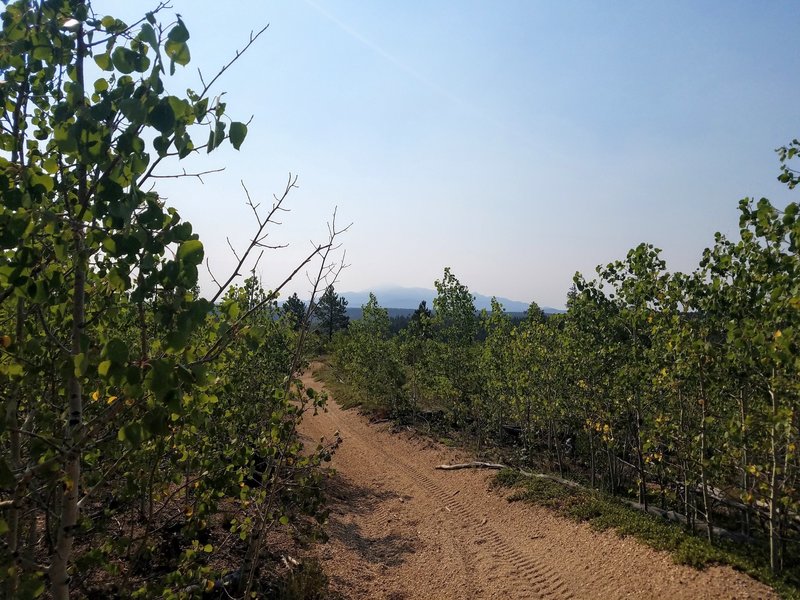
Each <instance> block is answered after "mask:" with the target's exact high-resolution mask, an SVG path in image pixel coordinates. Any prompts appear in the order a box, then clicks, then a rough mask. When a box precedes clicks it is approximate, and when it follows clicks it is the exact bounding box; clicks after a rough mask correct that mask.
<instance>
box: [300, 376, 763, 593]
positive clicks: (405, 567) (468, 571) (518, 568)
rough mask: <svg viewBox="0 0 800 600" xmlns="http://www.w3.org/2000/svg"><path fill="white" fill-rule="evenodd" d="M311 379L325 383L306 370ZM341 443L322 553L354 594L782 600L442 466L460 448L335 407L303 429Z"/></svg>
mask: <svg viewBox="0 0 800 600" xmlns="http://www.w3.org/2000/svg"><path fill="white" fill-rule="evenodd" d="M303 380H304V382H305V384H306V385H307V386H309V387H313V388H315V389H317V390H319V389H320V388H321V384H320V383H318V382H316V381H314V380H313V378H312V377H311V375H310V372H309V373H307V374H306V375H305V376H304V377H303ZM337 430H338V431H339V433H340V435H341V437H342V439H343V443H342V445H341V447H340V448H339V450H338V451H337V453H336V454H335V456H334V458H333V466H334V468H335V469H336V471H337V475H336V477H335V479H334V482H333V484H332V490H331V494H332V506H331V518H330V524H329V527H328V533H329V534H330V541H329V542H328V543H327V544H324V545H322V546H321V547H320V558H321V561H322V564H323V567H324V568H325V571H326V573H328V575H329V576H330V578H331V580H332V583H333V587H334V589H335V590H336V591H338V592H340V593H341V594H343V595H344V596H345V597H346V598H351V599H353V600H356V599H362V598H365V599H371V598H384V599H387V600H411V599H437V600H439V599H448V598H450V599H483V598H498V599H501V598H502V599H506V598H519V599H523V598H542V599H545V598H547V599H550V598H552V599H559V600H560V599H567V598H575V599H579V598H604V599H605V598H648V599H656V598H669V600H677V599H679V598H687V599H688V598H691V599H695V598H720V599H722V598H724V599H726V600H727V599H733V598H775V597H776V596H775V595H774V594H773V593H772V592H771V591H770V589H769V588H767V587H766V586H764V585H762V584H759V583H757V582H755V581H754V580H752V579H750V578H748V577H747V576H744V575H742V574H740V573H737V572H735V571H734V570H733V569H730V568H723V567H714V568H711V569H707V570H706V571H696V570H694V569H691V568H688V567H683V566H678V565H675V564H673V563H672V560H671V559H670V557H669V556H668V555H667V554H665V553H661V552H656V551H654V550H651V549H649V548H647V547H645V546H642V545H641V544H639V543H637V542H636V541H634V540H632V539H627V538H620V537H619V536H617V535H615V534H614V533H609V532H602V533H599V532H594V531H592V530H591V529H590V528H589V527H588V526H587V525H585V524H576V523H573V522H571V521H568V520H566V519H563V518H561V517H558V516H556V515H554V514H552V513H551V512H549V511H547V510H546V509H543V508H539V507H535V506H530V505H523V504H522V503H517V502H514V503H509V502H508V501H507V500H506V499H505V496H504V495H503V494H501V493H499V492H494V491H491V490H489V487H488V480H489V478H490V477H491V473H487V472H481V471H476V470H471V469H470V470H466V469H465V470H461V471H435V470H434V469H433V467H434V466H435V465H437V464H441V463H443V462H454V461H460V460H462V459H465V458H467V457H465V456H464V455H463V453H460V452H458V451H454V450H451V449H448V448H444V447H441V446H439V445H437V444H434V443H433V442H431V441H428V440H424V439H420V438H417V437H414V436H411V435H406V434H392V433H391V432H390V430H389V426H388V425H386V424H384V425H370V424H369V423H368V422H367V421H366V419H364V417H362V416H361V415H359V414H357V413H356V412H354V411H343V410H342V409H341V408H339V406H338V405H337V404H336V403H335V402H330V403H329V407H328V411H327V412H325V413H320V414H319V415H317V416H314V417H312V416H310V415H309V416H308V417H307V418H306V419H305V420H304V422H303V424H302V427H301V431H302V433H303V435H304V436H307V437H308V438H309V441H315V442H316V441H319V439H320V438H322V437H324V438H326V439H327V440H330V439H332V437H333V434H334V432H335V431H337Z"/></svg>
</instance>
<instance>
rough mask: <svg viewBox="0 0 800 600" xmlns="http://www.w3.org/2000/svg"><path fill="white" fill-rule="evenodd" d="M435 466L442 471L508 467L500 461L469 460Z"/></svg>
mask: <svg viewBox="0 0 800 600" xmlns="http://www.w3.org/2000/svg"><path fill="white" fill-rule="evenodd" d="M434 468H436V469H441V470H442V471H455V470H456V469H506V468H507V467H506V466H505V465H501V464H498V463H487V462H468V463H459V464H456V465H438V466H437V467H434Z"/></svg>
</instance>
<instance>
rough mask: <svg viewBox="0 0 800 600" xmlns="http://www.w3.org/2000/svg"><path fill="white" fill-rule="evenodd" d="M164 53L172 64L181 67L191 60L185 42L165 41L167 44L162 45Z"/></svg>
mask: <svg viewBox="0 0 800 600" xmlns="http://www.w3.org/2000/svg"><path fill="white" fill-rule="evenodd" d="M164 51H165V52H166V53H167V56H169V57H170V59H171V60H172V62H173V63H177V64H179V65H181V66H182V67H185V66H186V65H188V64H189V61H190V60H191V59H192V56H191V54H190V53H189V46H187V45H186V43H185V42H176V41H174V40H167V43H166V44H164Z"/></svg>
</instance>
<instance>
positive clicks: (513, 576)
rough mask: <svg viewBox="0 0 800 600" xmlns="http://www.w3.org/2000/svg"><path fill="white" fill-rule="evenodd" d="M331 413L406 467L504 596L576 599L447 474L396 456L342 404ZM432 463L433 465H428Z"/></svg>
mask: <svg viewBox="0 0 800 600" xmlns="http://www.w3.org/2000/svg"><path fill="white" fill-rule="evenodd" d="M329 415H330V418H331V420H332V421H333V422H334V423H335V424H336V427H337V429H338V430H339V433H340V434H341V435H342V436H343V438H344V439H345V440H347V439H349V440H351V442H352V443H354V445H356V446H357V447H359V448H360V447H368V448H369V449H370V450H372V451H373V452H375V453H377V454H380V455H381V457H382V458H383V461H382V466H383V468H384V469H385V471H392V470H399V471H401V472H402V473H403V475H405V481H406V483H407V485H410V486H413V487H418V488H422V490H424V492H426V493H427V494H429V496H430V497H432V498H435V499H436V500H437V501H438V503H439V505H440V506H442V507H443V508H444V509H445V510H446V511H447V512H448V513H449V514H448V515H447V524H448V528H449V530H450V533H451V535H452V536H453V537H454V538H455V539H457V540H458V544H457V548H458V549H459V555H460V559H461V561H462V562H463V563H464V564H466V565H467V566H468V569H467V571H468V572H472V573H474V570H473V569H474V568H475V567H477V568H478V570H479V571H480V572H481V573H482V574H485V575H486V577H487V579H488V580H489V581H492V582H493V581H496V582H498V583H502V586H503V587H504V588H505V594H504V597H507V598H520V599H530V598H541V599H542V600H550V599H552V600H568V599H570V598H574V595H573V594H572V593H571V592H570V591H569V589H568V587H567V585H566V583H565V582H564V580H563V579H562V578H561V577H560V575H559V574H558V573H556V572H555V571H553V570H552V569H550V568H548V567H546V566H545V565H544V564H542V563H541V562H540V561H538V560H537V559H536V557H535V556H533V555H530V554H529V553H524V552H521V551H520V550H519V549H517V548H514V547H512V546H510V545H509V544H508V543H507V542H506V541H505V540H504V539H503V537H502V536H501V535H500V534H499V533H498V532H497V531H496V530H495V529H494V528H493V527H492V526H491V525H489V524H488V523H487V520H486V519H484V520H483V521H481V519H480V517H479V516H478V514H477V512H476V511H475V510H473V509H472V508H471V507H469V506H467V505H466V504H465V503H464V502H463V501H462V500H461V499H460V498H459V497H458V496H457V494H458V493H459V492H460V491H461V490H460V489H458V488H452V487H451V486H448V485H447V483H446V482H447V475H444V476H443V482H442V483H437V482H436V481H434V480H433V479H432V477H431V476H429V475H428V474H426V473H425V472H424V471H422V470H421V469H419V468H416V467H414V466H413V465H412V464H410V463H409V462H407V461H406V460H404V459H403V458H402V457H401V456H398V455H390V454H389V453H388V452H386V450H385V449H384V448H383V446H381V445H380V444H377V443H374V441H373V440H374V429H373V428H372V427H370V426H368V425H365V424H363V423H362V422H361V421H359V420H356V421H355V422H353V421H351V420H349V419H343V418H342V415H341V414H340V412H339V410H338V407H331V410H330V411H329ZM348 416H349V415H348ZM345 443H347V442H345ZM361 454H362V455H363V453H361ZM373 456H374V455H373ZM373 462H374V461H373ZM426 468H429V467H427V465H426ZM374 514H375V516H379V517H380V516H382V515H383V514H384V513H383V511H382V509H378V510H376V511H375V513H374ZM471 530H473V531H477V532H479V533H480V535H481V539H483V540H484V541H485V545H482V546H481V545H476V544H475V543H474V540H475V535H474V533H472V534H471V533H470V531H471ZM476 549H477V551H476ZM498 558H499V559H500V560H498ZM466 583H467V586H468V587H470V583H471V582H470V579H467V582H466ZM462 591H466V590H462ZM465 597H468V596H465Z"/></svg>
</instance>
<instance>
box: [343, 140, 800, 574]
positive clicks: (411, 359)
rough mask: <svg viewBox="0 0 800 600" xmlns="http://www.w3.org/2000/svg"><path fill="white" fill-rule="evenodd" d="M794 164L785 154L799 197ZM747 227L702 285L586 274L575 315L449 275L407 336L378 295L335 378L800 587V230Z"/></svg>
mask: <svg viewBox="0 0 800 600" xmlns="http://www.w3.org/2000/svg"><path fill="white" fill-rule="evenodd" d="M797 151H798V142H797V141H794V142H793V143H792V144H791V145H790V146H788V147H787V148H784V149H782V150H781V151H780V152H779V154H780V158H781V166H782V170H781V175H780V179H781V180H782V181H784V182H785V183H787V184H788V185H789V187H794V185H795V184H796V182H797V179H796V173H795V171H794V170H792V169H791V168H790V167H791V164H792V163H791V161H792V160H793V159H794V158H795V156H796V153H797ZM739 213H740V232H739V236H738V237H737V238H736V239H727V238H726V237H725V236H723V235H721V234H717V235H716V237H715V239H714V240H713V244H712V245H711V246H710V247H709V248H708V249H706V250H705V251H704V253H703V255H702V257H701V258H700V262H699V265H698V267H697V269H696V270H695V271H694V272H692V273H689V274H684V273H672V272H670V271H669V270H668V269H667V265H666V264H665V262H664V260H663V259H662V257H661V253H660V250H659V249H657V248H654V247H653V246H652V245H650V244H641V245H639V246H637V247H636V248H634V249H632V250H631V251H630V252H629V253H628V254H627V256H626V257H625V258H623V259H622V260H617V261H614V262H611V263H608V264H606V265H601V266H599V267H598V268H597V273H596V277H595V278H594V279H588V278H585V277H584V276H582V275H580V274H577V275H576V276H575V279H574V286H573V288H572V289H571V290H570V291H569V294H568V301H567V308H568V310H567V312H566V314H563V315H550V316H546V315H544V314H543V313H542V312H541V311H540V310H539V308H538V307H537V306H536V305H535V304H532V305H531V307H530V309H529V311H528V315H527V318H526V319H525V320H523V321H521V322H519V321H517V322H514V321H512V319H511V318H510V316H509V315H508V314H507V313H506V312H505V311H504V310H503V307H502V306H501V305H500V304H499V303H497V302H495V303H494V304H493V306H492V309H491V311H482V312H481V313H480V314H479V313H477V312H476V310H475V307H474V303H473V297H472V295H471V294H470V293H469V290H468V289H467V288H466V287H465V286H464V285H463V284H461V283H460V282H459V281H458V279H457V278H456V277H455V275H454V274H453V273H452V272H451V270H450V269H445V270H444V275H443V277H442V279H441V280H439V281H437V282H436V289H437V292H438V295H437V297H436V298H435V300H434V303H433V307H432V308H433V310H432V311H431V310H428V308H427V307H426V306H424V305H421V306H420V308H419V310H417V311H416V313H415V314H414V315H413V316H412V317H411V318H410V319H409V320H408V324H407V326H406V327H405V328H403V329H402V330H401V331H399V333H397V334H394V335H393V334H392V333H391V327H390V325H391V323H390V319H389V317H388V313H387V311H386V310H385V309H383V308H382V307H380V305H379V304H378V300H377V298H375V297H374V296H372V297H371V298H370V300H369V302H368V303H367V304H366V305H365V306H364V307H363V312H364V316H363V318H362V319H360V320H359V321H355V322H353V323H352V324H351V325H350V328H349V330H348V331H347V332H346V333H345V332H342V333H339V334H337V335H335V336H334V338H333V341H334V343H333V353H332V358H331V368H332V373H331V377H332V378H334V379H335V380H336V381H337V382H338V383H339V385H342V384H345V385H346V386H347V387H348V388H349V389H348V391H347V395H346V396H345V397H346V398H347V401H348V402H350V403H360V404H362V405H363V406H364V407H366V408H368V409H370V410H373V411H374V410H377V411H379V412H381V413H383V414H385V415H387V416H391V417H392V418H395V419H398V420H401V421H406V422H409V423H411V422H413V423H416V424H420V425H422V426H423V427H425V428H426V429H428V430H429V431H433V432H435V433H437V435H439V436H441V437H446V438H449V437H452V436H454V435H457V436H459V437H460V439H461V440H462V442H464V443H467V444H470V445H472V446H473V447H475V448H476V449H477V450H478V451H480V452H491V453H495V454H499V455H501V456H502V457H503V458H504V459H505V460H506V461H507V462H509V461H510V462H511V463H512V464H515V465H517V466H521V467H524V468H526V469H529V470H530V469H534V470H537V471H540V472H545V473H551V474H555V475H558V476H560V477H566V478H572V479H574V480H577V481H580V482H582V483H583V484H585V485H586V487H587V488H589V489H593V490H599V491H602V492H604V493H605V494H607V495H608V496H609V497H619V498H624V499H627V500H629V501H632V502H635V503H637V504H638V505H640V506H641V508H642V509H645V510H653V509H659V510H661V511H664V512H667V511H669V512H670V514H671V515H673V516H674V515H677V517H676V519H677V520H679V521H681V522H682V523H683V525H682V527H683V529H684V530H685V531H687V532H690V533H693V534H695V535H697V536H700V537H702V538H704V540H705V542H704V544H700V543H699V542H696V543H688V542H684V541H681V543H680V548H677V550H678V555H679V556H680V557H681V560H683V561H686V562H690V563H695V564H706V563H707V562H709V561H715V560H720V561H724V562H730V563H731V564H734V565H735V566H739V567H740V568H746V570H748V572H751V573H755V574H757V575H761V576H762V577H763V578H764V579H765V580H768V581H771V582H773V583H775V582H783V583H782V584H781V585H785V586H789V587H783V588H782V589H790V588H793V589H794V588H796V586H797V585H798V584H800V571H798V568H797V565H798V564H800V546H799V544H800V489H798V475H800V469H799V468H798V467H800V465H799V464H798V454H797V444H798V420H799V419H800V414H799V413H800V411H799V410H798V409H800V372H799V371H800V348H799V347H798V342H799V341H800V338H798V334H799V333H800V327H799V326H800V253H799V252H798V245H799V244H800V215H799V214H798V205H797V203H791V204H789V205H787V206H786V207H784V208H783V209H778V208H776V207H774V206H773V205H772V204H771V203H770V202H769V201H768V200H766V199H763V198H762V199H760V200H758V201H753V200H751V199H745V200H742V201H741V202H740V204H739ZM536 485H539V484H536ZM532 489H534V491H533V492H531V493H532V494H533V495H535V494H536V493H538V492H536V491H535V489H536V488H532ZM591 497H592V498H595V496H591ZM597 498H600V496H597ZM593 502H594V500H593ZM596 502H600V500H597V501H596ZM603 502H605V501H603ZM580 504H584V503H583V502H581V503H580ZM604 506H606V507H613V506H616V505H614V504H605V505H604ZM615 511H616V509H615V510H614V511H611V510H610V509H608V510H606V509H604V510H603V511H602V512H604V513H608V514H611V513H614V512H615ZM616 512H619V511H616ZM624 519H625V521H626V522H628V521H630V520H631V519H634V517H628V516H625V518H624ZM645 523H651V522H650V521H648V520H645V521H642V525H641V527H640V526H637V527H636V528H638V529H641V528H645V525H644V524H645ZM619 526H620V527H622V528H623V530H624V528H625V525H624V523H622V524H620V525H619ZM652 527H654V526H653V525H651V524H647V525H646V528H652ZM659 531H660V530H659ZM663 531H664V535H667V533H666V532H667V531H671V529H669V530H668V529H664V530H663ZM659 535H660V534H659ZM650 537H651V538H653V539H654V538H656V537H658V535H655V536H650ZM668 537H669V536H668ZM681 539H684V538H681ZM686 539H689V538H686ZM691 539H693V540H696V539H697V538H691ZM729 540H737V541H736V542H735V544H734V545H731V543H730V541H729ZM734 547H738V548H739V549H740V552H737V553H736V554H734V553H732V551H730V549H731V548H734ZM751 547H752V548H753V549H754V550H753V551H752V552H751V551H750V549H751ZM709 549H713V550H709ZM734 556H746V559H744V558H743V559H742V560H747V561H748V562H747V563H746V566H744V565H745V563H741V562H738V561H739V558H732V557H734ZM767 572H769V573H770V574H771V575H770V576H769V577H766V576H765V575H763V574H764V573H767Z"/></svg>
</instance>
